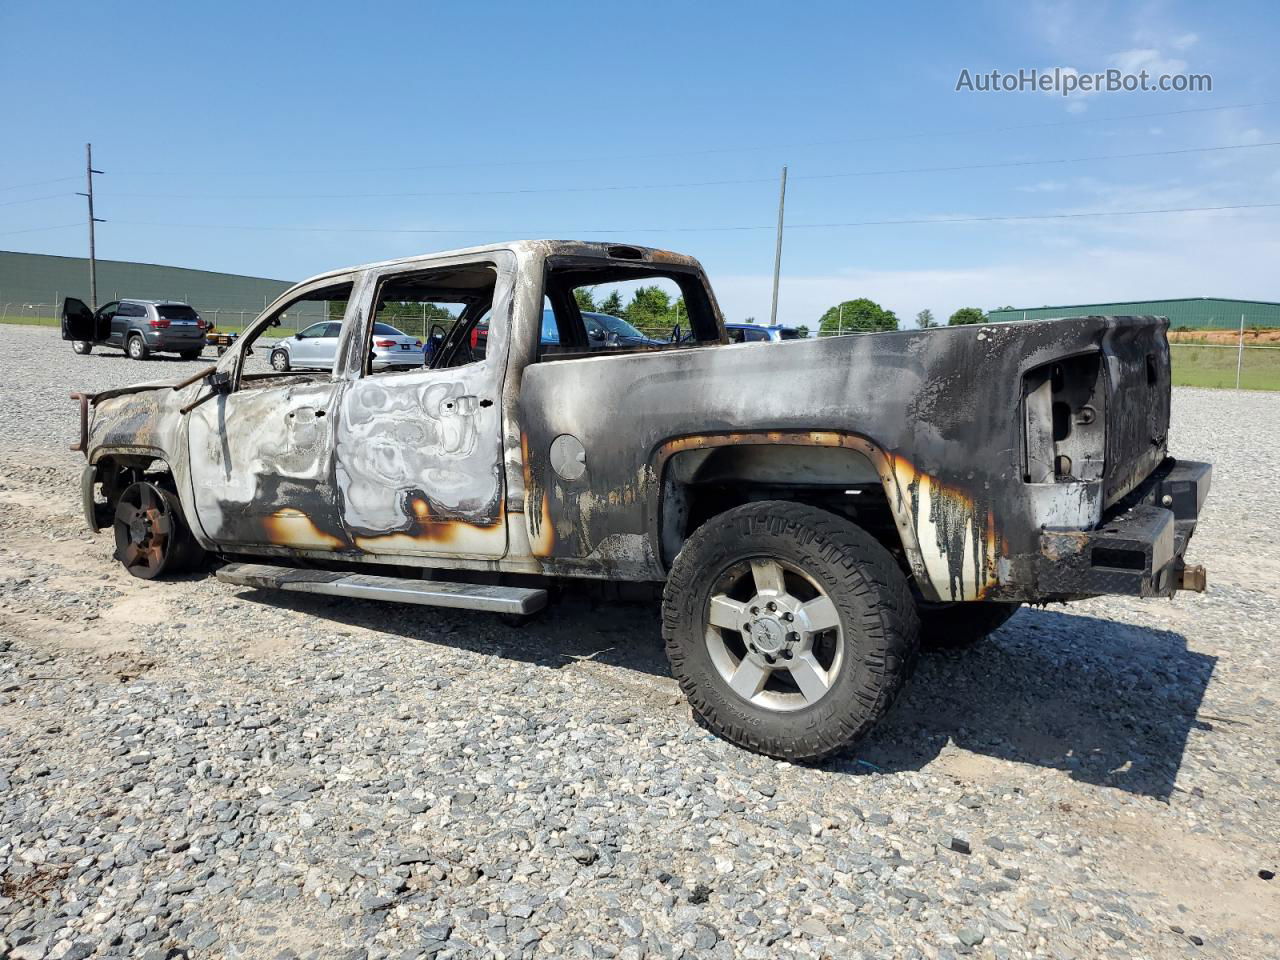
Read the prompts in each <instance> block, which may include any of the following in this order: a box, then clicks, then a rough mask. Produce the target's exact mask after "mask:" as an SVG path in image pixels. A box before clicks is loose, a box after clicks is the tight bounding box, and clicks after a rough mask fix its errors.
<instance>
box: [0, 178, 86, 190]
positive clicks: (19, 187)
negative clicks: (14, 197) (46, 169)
mask: <svg viewBox="0 0 1280 960" xmlns="http://www.w3.org/2000/svg"><path fill="white" fill-rule="evenodd" d="M79 179H80V178H79V177H56V178H54V179H53V180H34V181H32V182H31V183H11V184H9V186H7V187H0V190H22V189H24V188H25V187H43V186H45V185H46V184H50V183H66V182H67V181H69V180H79Z"/></svg>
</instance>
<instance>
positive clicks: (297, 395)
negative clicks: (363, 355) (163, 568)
mask: <svg viewBox="0 0 1280 960" xmlns="http://www.w3.org/2000/svg"><path fill="white" fill-rule="evenodd" d="M343 389H344V385H343V384H342V383H341V382H336V381H333V380H330V379H329V378H328V377H324V378H323V379H321V378H312V377H306V378H302V377H295V378H294V379H293V381H292V382H285V383H284V384H283V385H280V386H274V385H273V386H262V385H254V386H252V387H250V388H248V389H242V390H239V391H236V392H234V393H231V394H228V395H225V396H221V397H218V398H216V399H215V400H213V401H211V402H209V403H206V404H203V405H202V406H199V407H196V408H195V409H194V410H192V411H191V413H190V414H189V417H190V420H191V424H190V427H189V431H188V435H187V443H188V450H189V456H190V464H191V466H190V469H191V482H192V488H193V491H194V494H195V506H196V515H197V516H198V517H199V520H200V525H201V527H202V528H203V529H204V531H205V534H206V535H207V536H208V537H209V538H210V539H212V540H215V541H217V542H219V543H221V544H226V545H253V546H279V547H291V548H295V549H300V550H338V549H342V548H344V547H349V546H350V542H349V540H348V539H347V537H346V533H345V530H344V529H343V526H342V523H341V521H340V517H339V511H338V501H337V495H336V491H335V489H334V486H333V427H332V422H333V417H332V413H333V412H334V411H336V410H337V407H338V404H337V402H336V401H337V398H338V396H339V395H340V393H341V392H342V390H343Z"/></svg>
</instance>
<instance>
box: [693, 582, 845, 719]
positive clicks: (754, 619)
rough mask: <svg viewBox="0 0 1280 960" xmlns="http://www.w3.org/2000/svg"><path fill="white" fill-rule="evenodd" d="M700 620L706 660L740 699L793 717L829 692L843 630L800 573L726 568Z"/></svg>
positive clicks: (821, 592) (822, 595) (818, 590)
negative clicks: (703, 627) (787, 713)
mask: <svg viewBox="0 0 1280 960" xmlns="http://www.w3.org/2000/svg"><path fill="white" fill-rule="evenodd" d="M706 621H707V623H706V633H705V636H706V644H707V652H708V653H709V654H710V656H711V661H712V663H713V664H714V665H715V667H716V670H717V672H718V673H719V674H720V677H721V679H723V680H724V681H725V683H726V684H728V686H729V689H730V690H732V691H733V692H734V693H735V694H737V695H738V696H739V697H742V698H743V699H744V700H747V701H749V702H750V703H752V704H753V705H755V706H758V707H762V708H764V709H768V710H777V711H793V710H801V709H804V708H805V707H809V706H812V705H813V704H815V703H817V702H818V701H819V700H821V699H822V698H823V697H825V696H826V695H827V694H828V692H830V689H831V686H832V684H833V683H834V682H835V678H836V676H837V675H838V673H839V669H840V665H841V662H842V660H843V657H844V649H845V644H844V634H843V628H842V627H841V624H840V617H839V613H838V611H837V610H836V607H835V604H834V603H833V602H832V601H831V598H830V597H829V596H828V595H827V592H826V590H825V589H823V587H822V585H821V584H819V583H818V582H817V581H816V580H815V579H814V578H813V577H812V576H810V575H809V574H807V573H806V572H804V571H803V570H801V569H800V568H799V567H797V566H794V565H791V564H789V563H784V562H782V561H779V560H775V559H772V558H756V559H752V560H749V561H742V562H739V563H735V564H733V565H732V566H730V567H728V568H727V569H726V570H725V571H723V572H722V573H721V575H720V576H719V577H718V578H717V580H716V585H715V588H714V589H713V592H712V595H711V598H710V601H709V602H708V610H707V617H706Z"/></svg>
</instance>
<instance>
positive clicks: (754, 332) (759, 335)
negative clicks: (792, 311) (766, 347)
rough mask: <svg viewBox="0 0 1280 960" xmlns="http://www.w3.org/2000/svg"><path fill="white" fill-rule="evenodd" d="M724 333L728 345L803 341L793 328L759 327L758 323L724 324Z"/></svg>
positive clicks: (779, 326) (780, 326) (778, 325)
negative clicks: (727, 339)
mask: <svg viewBox="0 0 1280 960" xmlns="http://www.w3.org/2000/svg"><path fill="white" fill-rule="evenodd" d="M724 332H725V333H726V334H728V336H729V342H730V343H766V342H777V341H780V340H803V339H805V338H804V337H802V336H800V333H799V332H798V331H797V330H796V329H795V327H784V326H782V325H780V324H777V325H774V326H769V327H766V326H761V325H760V324H758V323H726V324H725V325H724Z"/></svg>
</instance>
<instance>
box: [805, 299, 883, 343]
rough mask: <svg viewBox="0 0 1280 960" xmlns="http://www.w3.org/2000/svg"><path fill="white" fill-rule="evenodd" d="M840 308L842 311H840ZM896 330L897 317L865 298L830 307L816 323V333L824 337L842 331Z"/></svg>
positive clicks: (873, 331) (871, 331) (872, 331)
mask: <svg viewBox="0 0 1280 960" xmlns="http://www.w3.org/2000/svg"><path fill="white" fill-rule="evenodd" d="M841 307H843V308H844V309H843V310H841ZM897 329H898V317H897V315H896V314H895V313H894V312H893V311H892V310H886V309H885V308H884V307H882V306H880V304H878V303H876V302H875V301H874V300H868V299H867V298H866V297H860V298H858V299H857V300H846V301H845V302H844V303H842V304H839V305H837V306H834V307H832V308H831V309H830V310H828V311H827V312H826V313H824V314H823V315H822V319H821V320H820V321H819V322H818V332H819V333H820V334H822V335H824V336H829V335H831V334H833V333H840V332H842V331H843V332H844V333H875V332H876V331H878V330H897Z"/></svg>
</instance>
